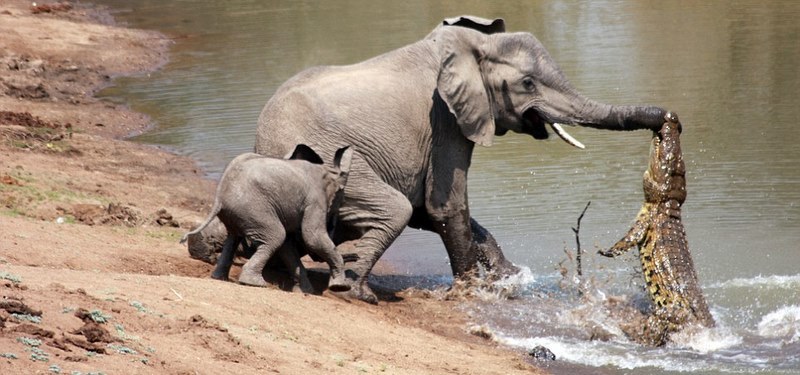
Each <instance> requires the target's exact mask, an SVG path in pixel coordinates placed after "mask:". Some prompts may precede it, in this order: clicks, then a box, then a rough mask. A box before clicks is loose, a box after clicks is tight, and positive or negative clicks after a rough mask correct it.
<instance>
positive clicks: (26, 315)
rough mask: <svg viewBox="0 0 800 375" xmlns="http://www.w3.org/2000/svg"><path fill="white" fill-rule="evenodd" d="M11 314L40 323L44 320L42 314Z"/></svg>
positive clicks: (20, 318) (21, 319)
mask: <svg viewBox="0 0 800 375" xmlns="http://www.w3.org/2000/svg"><path fill="white" fill-rule="evenodd" d="M11 316H13V317H14V318H16V319H17V320H19V321H23V320H25V321H29V322H31V323H36V324H39V323H41V322H42V317H41V316H36V315H31V314H17V313H12V314H11Z"/></svg>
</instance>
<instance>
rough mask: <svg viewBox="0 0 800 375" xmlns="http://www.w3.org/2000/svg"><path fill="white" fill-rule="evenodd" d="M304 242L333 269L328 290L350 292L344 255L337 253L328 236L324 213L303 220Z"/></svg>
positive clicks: (314, 214) (310, 215)
mask: <svg viewBox="0 0 800 375" xmlns="http://www.w3.org/2000/svg"><path fill="white" fill-rule="evenodd" d="M302 231H303V233H302V237H303V242H305V246H306V249H308V251H311V252H314V253H315V254H317V255H319V256H320V257H321V258H322V259H324V260H325V262H326V263H328V266H329V267H330V269H331V276H330V280H329V281H328V289H330V290H331V291H332V292H346V291H348V290H350V288H351V286H350V283H348V282H347V278H345V276H344V260H343V259H342V255H341V254H339V252H337V251H336V245H334V244H333V241H331V238H330V237H329V236H328V231H327V230H326V228H325V215H324V211H323V213H316V212H314V213H311V214H309V213H308V212H307V213H306V216H305V217H304V218H303V230H302Z"/></svg>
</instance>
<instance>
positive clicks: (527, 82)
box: [522, 77, 536, 91]
mask: <svg viewBox="0 0 800 375" xmlns="http://www.w3.org/2000/svg"><path fill="white" fill-rule="evenodd" d="M522 87H524V88H525V90H528V91H533V89H535V88H536V85H535V84H534V83H533V78H531V77H525V78H523V79H522Z"/></svg>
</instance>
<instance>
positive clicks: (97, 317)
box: [89, 310, 111, 324]
mask: <svg viewBox="0 0 800 375" xmlns="http://www.w3.org/2000/svg"><path fill="white" fill-rule="evenodd" d="M89 314H90V316H91V318H92V320H94V321H95V323H101V324H102V323H106V322H108V321H109V320H111V315H106V314H104V313H103V312H102V311H100V310H92V311H91V312H89Z"/></svg>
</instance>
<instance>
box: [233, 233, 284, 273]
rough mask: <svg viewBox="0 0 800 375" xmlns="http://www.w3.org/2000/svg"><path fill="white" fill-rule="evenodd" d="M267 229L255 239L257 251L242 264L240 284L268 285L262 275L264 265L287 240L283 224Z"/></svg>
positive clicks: (254, 244)
mask: <svg viewBox="0 0 800 375" xmlns="http://www.w3.org/2000/svg"><path fill="white" fill-rule="evenodd" d="M268 228H269V229H265V233H263V234H261V235H260V236H259V237H258V238H257V239H256V238H254V239H253V242H254V243H253V246H256V251H255V253H253V256H251V257H250V260H248V261H247V263H245V264H244V266H242V273H241V274H240V275H239V284H244V285H252V286H267V282H266V281H265V280H264V277H263V276H262V275H261V273H262V271H263V270H264V266H266V265H267V261H268V260H269V258H271V257H272V255H273V254H275V251H277V250H278V248H279V247H280V246H281V245H282V244H283V242H284V241H285V240H286V231H285V230H284V229H283V226H282V225H271V226H269V227H268Z"/></svg>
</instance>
